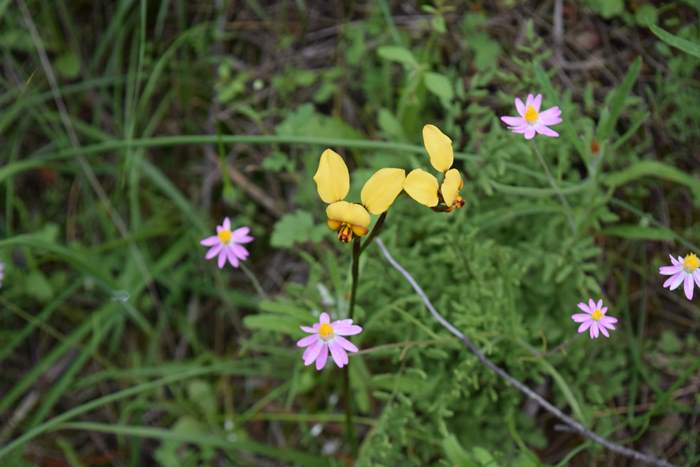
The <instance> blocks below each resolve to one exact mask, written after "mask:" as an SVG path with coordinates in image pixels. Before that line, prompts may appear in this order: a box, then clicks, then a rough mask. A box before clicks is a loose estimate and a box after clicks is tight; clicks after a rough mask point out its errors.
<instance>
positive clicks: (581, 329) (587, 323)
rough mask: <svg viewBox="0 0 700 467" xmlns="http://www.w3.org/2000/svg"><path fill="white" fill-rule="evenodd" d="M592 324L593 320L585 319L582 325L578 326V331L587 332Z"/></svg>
mask: <svg viewBox="0 0 700 467" xmlns="http://www.w3.org/2000/svg"><path fill="white" fill-rule="evenodd" d="M591 324H593V320H592V319H589V320H588V321H584V322H583V323H581V326H579V327H578V333H579V334H581V333H582V332H585V331H586V329H588V328H590V327H591Z"/></svg>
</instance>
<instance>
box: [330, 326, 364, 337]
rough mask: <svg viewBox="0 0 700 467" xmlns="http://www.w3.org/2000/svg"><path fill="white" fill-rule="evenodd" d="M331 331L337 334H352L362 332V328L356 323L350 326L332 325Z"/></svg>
mask: <svg viewBox="0 0 700 467" xmlns="http://www.w3.org/2000/svg"><path fill="white" fill-rule="evenodd" d="M333 331H334V332H335V333H336V334H337V335H339V336H354V335H355V334H359V333H361V332H362V328H361V327H360V326H358V325H356V324H353V325H352V326H345V325H341V326H333Z"/></svg>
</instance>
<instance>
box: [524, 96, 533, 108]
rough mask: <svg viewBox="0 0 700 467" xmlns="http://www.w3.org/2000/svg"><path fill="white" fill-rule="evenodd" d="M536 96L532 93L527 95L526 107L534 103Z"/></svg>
mask: <svg viewBox="0 0 700 467" xmlns="http://www.w3.org/2000/svg"><path fill="white" fill-rule="evenodd" d="M534 99H535V98H534V96H533V95H532V94H528V95H527V100H526V101H525V107H526V108H527V106H529V105H532V101H533V100H534Z"/></svg>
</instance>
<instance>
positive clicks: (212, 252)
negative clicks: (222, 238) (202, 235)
mask: <svg viewBox="0 0 700 467" xmlns="http://www.w3.org/2000/svg"><path fill="white" fill-rule="evenodd" d="M223 248H224V246H223V245H216V246H213V247H211V248H209V251H207V255H206V256H205V257H204V258H206V259H212V258H213V257H214V256H216V255H218V254H219V252H220V251H221V250H222V249H223Z"/></svg>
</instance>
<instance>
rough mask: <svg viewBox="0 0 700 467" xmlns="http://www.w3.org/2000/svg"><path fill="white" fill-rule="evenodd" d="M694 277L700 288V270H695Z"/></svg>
mask: <svg viewBox="0 0 700 467" xmlns="http://www.w3.org/2000/svg"><path fill="white" fill-rule="evenodd" d="M693 277H694V278H695V283H696V284H697V285H698V287H700V269H696V270H695V272H694V273H693Z"/></svg>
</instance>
